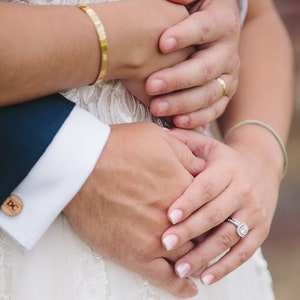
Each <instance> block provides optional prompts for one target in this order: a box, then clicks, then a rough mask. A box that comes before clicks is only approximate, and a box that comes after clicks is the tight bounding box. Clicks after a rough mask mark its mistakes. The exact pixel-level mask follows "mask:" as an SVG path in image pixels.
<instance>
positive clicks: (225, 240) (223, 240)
mask: <svg viewBox="0 0 300 300" xmlns="http://www.w3.org/2000/svg"><path fill="white" fill-rule="evenodd" d="M218 244H219V245H220V247H221V248H222V249H228V248H230V247H231V246H232V245H233V244H234V238H233V235H232V233H229V232H221V233H220V235H219V237H218Z"/></svg>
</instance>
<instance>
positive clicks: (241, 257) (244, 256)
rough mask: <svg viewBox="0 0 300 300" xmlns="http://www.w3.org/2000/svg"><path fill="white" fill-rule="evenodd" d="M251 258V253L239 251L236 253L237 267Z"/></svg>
mask: <svg viewBox="0 0 300 300" xmlns="http://www.w3.org/2000/svg"><path fill="white" fill-rule="evenodd" d="M250 257H251V253H250V252H249V251H241V252H238V253H237V262H238V265H242V264H243V263H245V262H246V261H247V260H248V259H249V258H250Z"/></svg>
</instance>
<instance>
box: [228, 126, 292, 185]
mask: <svg viewBox="0 0 300 300" xmlns="http://www.w3.org/2000/svg"><path fill="white" fill-rule="evenodd" d="M244 125H258V126H261V127H263V128H265V129H267V130H268V131H269V132H270V133H271V134H272V135H273V136H274V138H275V139H276V141H277V143H278V145H279V147H280V149H281V152H282V156H283V170H282V179H283V178H284V176H285V175H286V172H287V167H288V156H287V152H286V149H285V147H284V144H283V142H282V140H281V139H280V137H279V135H278V134H277V133H276V131H275V130H274V129H273V128H272V127H271V126H269V125H268V124H266V123H264V122H261V121H258V120H245V121H241V122H238V123H236V124H235V125H233V126H232V127H231V128H230V129H229V130H228V131H227V132H226V134H225V136H224V140H226V137H227V136H228V135H229V134H230V133H231V132H232V131H234V130H235V129H237V128H239V127H241V126H244Z"/></svg>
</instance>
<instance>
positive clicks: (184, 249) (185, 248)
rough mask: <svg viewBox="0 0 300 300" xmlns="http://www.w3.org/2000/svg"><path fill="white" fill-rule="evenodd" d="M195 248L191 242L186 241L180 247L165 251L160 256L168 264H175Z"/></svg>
mask: <svg viewBox="0 0 300 300" xmlns="http://www.w3.org/2000/svg"><path fill="white" fill-rule="evenodd" d="M194 247H195V244H194V243H193V242H192V241H187V242H186V243H184V244H183V245H181V246H180V247H178V248H176V249H174V250H172V251H166V252H165V253H163V254H162V255H163V256H164V258H166V259H167V260H168V261H169V262H172V263H175V262H176V261H177V260H178V259H179V258H180V257H182V256H184V255H185V254H187V253H188V252H190V251H191V250H192V249H193V248H194Z"/></svg>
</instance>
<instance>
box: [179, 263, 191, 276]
mask: <svg viewBox="0 0 300 300" xmlns="http://www.w3.org/2000/svg"><path fill="white" fill-rule="evenodd" d="M190 271H191V265H190V264H189V263H181V264H179V265H178V266H177V267H176V272H177V274H178V276H179V277H180V278H183V277H185V276H187V275H188V273H189V272H190Z"/></svg>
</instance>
